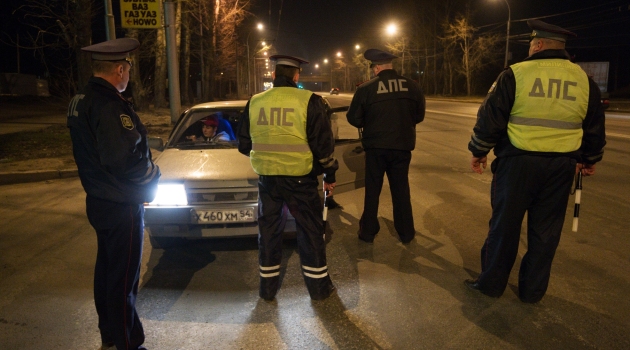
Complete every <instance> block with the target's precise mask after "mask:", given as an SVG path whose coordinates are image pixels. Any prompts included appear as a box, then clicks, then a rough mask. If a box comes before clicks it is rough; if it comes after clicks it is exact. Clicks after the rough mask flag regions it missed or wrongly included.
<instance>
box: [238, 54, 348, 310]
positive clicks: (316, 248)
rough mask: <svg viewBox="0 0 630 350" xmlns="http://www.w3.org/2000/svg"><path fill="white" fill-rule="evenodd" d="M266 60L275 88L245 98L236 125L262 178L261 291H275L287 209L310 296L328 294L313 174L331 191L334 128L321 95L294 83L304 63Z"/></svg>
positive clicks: (271, 294)
mask: <svg viewBox="0 0 630 350" xmlns="http://www.w3.org/2000/svg"><path fill="white" fill-rule="evenodd" d="M269 59H270V60H271V61H274V62H275V64H276V66H275V70H274V72H273V73H272V77H273V88H271V89H269V90H267V91H265V92H262V93H259V94H256V95H254V96H253V97H252V98H251V99H250V100H249V102H248V103H247V106H246V107H245V111H244V112H243V115H242V116H241V120H240V122H239V128H238V129H239V130H238V139H239V145H238V149H239V151H240V152H241V153H243V154H244V155H247V156H249V157H250V162H251V164H252V168H253V169H254V171H255V172H256V173H257V174H258V175H259V180H258V229H259V235H258V246H259V255H258V260H259V268H260V271H259V273H260V291H259V295H260V297H261V298H263V299H264V300H267V301H272V300H273V299H274V298H275V296H276V293H277V292H278V289H279V288H280V263H281V261H282V232H283V231H284V226H285V223H286V220H287V210H285V208H286V209H288V211H289V212H290V213H291V215H293V217H294V218H295V224H296V228H297V242H298V251H299V254H300V267H301V269H302V276H303V277H304V282H305V283H306V287H307V289H308V292H309V294H310V297H311V299H313V300H321V299H326V298H328V297H329V296H330V295H331V293H333V291H334V289H335V287H334V286H333V284H332V281H331V279H330V275H329V274H328V265H327V262H326V243H325V242H324V221H323V217H322V211H323V207H322V203H321V200H320V197H319V193H318V189H317V187H318V180H317V176H318V175H319V174H322V173H323V174H324V191H328V192H329V193H330V194H332V191H333V189H334V187H335V183H336V181H335V172H336V171H337V169H338V167H339V165H338V163H337V160H336V159H335V157H334V139H333V133H332V128H331V125H330V120H329V119H328V115H327V113H326V105H325V104H324V101H323V99H322V97H321V96H319V95H316V94H313V93H312V92H311V91H308V90H303V89H298V87H297V82H298V79H299V77H300V66H301V65H302V64H306V63H308V61H306V60H304V59H302V58H299V57H294V56H289V55H274V56H271V57H269Z"/></svg>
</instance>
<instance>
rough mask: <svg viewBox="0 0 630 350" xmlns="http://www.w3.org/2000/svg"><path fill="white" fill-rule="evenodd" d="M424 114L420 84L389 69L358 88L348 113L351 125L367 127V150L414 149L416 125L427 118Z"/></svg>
mask: <svg viewBox="0 0 630 350" xmlns="http://www.w3.org/2000/svg"><path fill="white" fill-rule="evenodd" d="M424 113H425V99H424V95H423V94H422V90H421V89H420V87H419V86H418V84H416V82H415V81H413V80H410V79H407V78H405V77H403V76H401V75H398V74H397V73H396V71H395V70H393V69H386V70H384V71H381V72H380V73H378V76H376V77H374V78H373V79H371V80H368V81H367V82H365V83H363V84H361V85H360V86H359V87H358V89H357V92H356V93H355V94H354V97H353V98H352V103H350V109H349V110H348V113H347V115H346V116H347V118H348V122H349V123H350V124H352V125H353V126H355V127H357V128H363V134H362V142H363V147H364V148H365V149H370V148H384V149H396V150H405V151H411V150H413V149H414V148H415V147H416V124H418V123H420V122H421V121H423V120H424Z"/></svg>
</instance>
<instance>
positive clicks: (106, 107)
mask: <svg viewBox="0 0 630 350" xmlns="http://www.w3.org/2000/svg"><path fill="white" fill-rule="evenodd" d="M139 45H140V44H139V42H138V41H137V40H135V39H130V38H122V39H115V40H109V41H106V42H102V43H99V44H95V45H91V46H87V47H84V48H82V50H83V51H84V52H87V53H89V54H90V55H91V58H92V71H93V76H92V77H91V78H90V80H89V81H88V83H87V85H86V86H85V87H84V88H83V89H81V90H80V92H79V93H78V94H77V95H75V96H74V98H73V99H72V101H71V102H70V105H69V107H68V127H69V128H70V136H71V138H72V147H73V152H74V159H75V161H76V163H77V167H78V171H79V177H80V179H81V184H82V185H83V189H84V190H85V192H86V194H87V196H86V211H87V217H88V219H89V221H90V224H91V225H92V227H94V230H95V231H96V239H97V246H98V249H97V254H96V266H95V269H94V302H95V304H96V312H97V313H98V327H99V330H100V333H101V342H102V347H101V349H114V347H115V348H116V349H119V350H120V349H144V347H143V346H142V343H143V342H144V331H143V328H142V323H141V322H140V318H139V317H138V314H137V312H136V308H135V301H136V295H137V293H138V281H139V278H140V260H141V256H142V244H143V237H144V206H143V203H145V202H151V201H152V200H153V198H154V196H155V193H156V189H157V183H158V180H159V178H160V170H159V168H158V166H157V165H155V164H154V163H153V161H152V159H151V150H150V149H149V144H148V141H147V130H146V128H145V127H144V125H142V122H141V121H140V118H138V115H137V114H136V112H135V111H134V110H133V107H132V105H131V103H129V102H128V101H127V100H125V98H123V96H122V95H121V92H122V91H124V90H125V89H126V87H127V84H128V82H129V70H130V69H131V66H132V63H131V59H130V57H129V53H130V52H132V51H134V50H136V49H137V48H138V46H139Z"/></svg>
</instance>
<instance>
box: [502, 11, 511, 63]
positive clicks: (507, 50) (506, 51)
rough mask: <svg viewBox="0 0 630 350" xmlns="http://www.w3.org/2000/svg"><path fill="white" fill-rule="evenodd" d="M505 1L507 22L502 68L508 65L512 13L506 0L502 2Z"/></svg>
mask: <svg viewBox="0 0 630 350" xmlns="http://www.w3.org/2000/svg"><path fill="white" fill-rule="evenodd" d="M503 1H505V4H506V5H507V8H508V20H507V34H506V36H505V59H504V60H503V67H507V65H508V55H509V52H510V22H511V21H512V13H511V12H512V11H511V10H510V3H509V2H508V1H507V0H503Z"/></svg>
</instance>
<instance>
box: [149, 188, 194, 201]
mask: <svg viewBox="0 0 630 350" xmlns="http://www.w3.org/2000/svg"><path fill="white" fill-rule="evenodd" d="M149 204H150V205H188V198H187V197H186V189H185V188H184V185H183V184H163V185H158V188H157V194H156V195H155V199H154V200H153V202H151V203H149Z"/></svg>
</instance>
